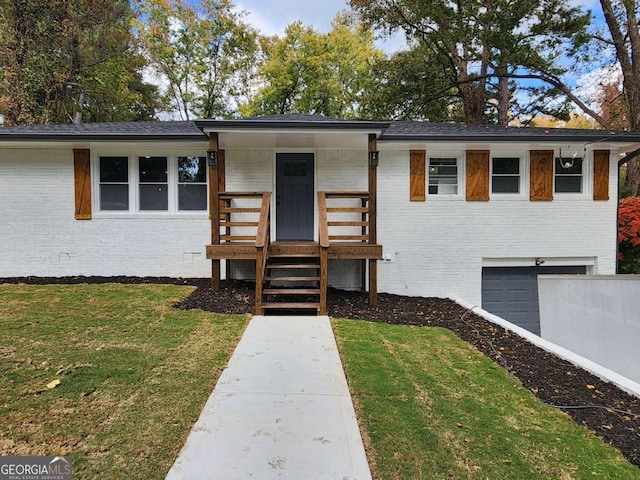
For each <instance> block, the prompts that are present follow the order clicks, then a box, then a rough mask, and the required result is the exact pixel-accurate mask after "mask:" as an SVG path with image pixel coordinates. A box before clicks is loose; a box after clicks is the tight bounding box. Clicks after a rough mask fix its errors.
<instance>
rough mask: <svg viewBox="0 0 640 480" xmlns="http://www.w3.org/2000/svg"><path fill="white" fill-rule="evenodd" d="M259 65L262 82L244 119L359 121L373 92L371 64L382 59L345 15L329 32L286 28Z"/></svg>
mask: <svg viewBox="0 0 640 480" xmlns="http://www.w3.org/2000/svg"><path fill="white" fill-rule="evenodd" d="M265 45H266V49H265V53H266V55H265V61H264V62H263V63H262V64H261V65H260V78H261V80H262V82H263V83H264V87H262V88H261V89H260V90H259V91H258V93H257V95H256V96H255V97H254V98H253V99H252V101H250V102H248V103H247V104H245V105H243V106H242V108H241V112H242V114H243V115H246V116H256V115H271V114H285V113H293V112H295V113H309V114H320V115H326V116H331V117H339V118H357V117H362V116H363V115H364V114H365V112H364V110H363V109H362V105H363V103H364V102H365V101H366V95H367V93H368V92H371V91H373V90H375V85H374V78H375V77H374V73H373V72H372V65H374V64H375V63H376V62H377V61H379V60H380V59H382V58H383V54H382V52H380V51H379V50H378V49H377V48H375V47H374V45H373V35H372V33H371V31H369V30H368V29H366V28H364V27H363V26H362V25H360V24H357V23H355V22H354V21H353V20H352V18H351V17H349V16H348V15H338V16H337V17H336V18H335V19H334V21H333V24H332V29H331V31H330V32H329V33H327V34H322V33H319V32H316V31H315V30H314V29H313V28H311V27H305V26H303V25H302V23H301V22H296V23H293V24H291V25H289V26H288V27H287V29H286V31H285V35H284V37H283V38H277V37H276V38H274V39H273V40H272V41H271V42H270V43H266V44H265Z"/></svg>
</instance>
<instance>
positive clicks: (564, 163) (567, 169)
mask: <svg viewBox="0 0 640 480" xmlns="http://www.w3.org/2000/svg"><path fill="white" fill-rule="evenodd" d="M582 167H583V160H582V159H581V158H572V157H562V158H556V161H555V192H556V193H582Z"/></svg>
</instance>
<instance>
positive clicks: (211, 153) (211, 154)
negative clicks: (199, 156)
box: [207, 150, 218, 167]
mask: <svg viewBox="0 0 640 480" xmlns="http://www.w3.org/2000/svg"><path fill="white" fill-rule="evenodd" d="M207 165H209V166H210V167H217V166H218V151H217V150H207Z"/></svg>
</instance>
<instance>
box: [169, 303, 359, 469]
mask: <svg viewBox="0 0 640 480" xmlns="http://www.w3.org/2000/svg"><path fill="white" fill-rule="evenodd" d="M166 478H167V480H187V479H189V480H207V479H221V480H222V479H224V480H234V479H238V480H246V479H250V478H255V479H260V480H269V479H275V478H280V479H283V478H284V479H295V480H303V479H328V480H347V479H348V480H356V479H357V480H366V479H371V474H370V472H369V466H368V464H367V459H366V456H365V452H364V447H363V444H362V439H361V437H360V431H359V429H358V424H357V421H356V417H355V412H354V409H353V404H352V403H351V396H350V395H349V390H348V388H347V382H346V379H345V376H344V372H343V369H342V364H341V362H340V357H339V356H338V350H337V348H336V343H335V339H334V337H333V331H332V329H331V323H330V322H329V318H328V317H260V316H255V317H253V318H252V319H251V321H250V322H249V325H248V327H247V330H246V331H245V333H244V335H243V336H242V339H241V340H240V343H239V344H238V346H237V347H236V350H235V352H234V354H233V356H232V357H231V359H230V360H229V364H228V366H227V369H226V370H225V371H224V372H223V373H222V375H221V376H220V379H219V380H218V384H217V385H216V387H215V389H214V390H213V393H212V394H211V396H210V397H209V400H208V401H207V403H206V405H205V407H204V410H203V411H202V414H201V415H200V418H199V419H198V421H197V422H196V424H195V425H194V427H193V429H192V430H191V433H190V434H189V437H188V438H187V442H186V443H185V445H184V447H183V448H182V450H181V451H180V454H179V455H178V458H177V460H176V461H175V463H174V465H173V467H172V468H171V470H170V471H169V474H168V475H167V477H166Z"/></svg>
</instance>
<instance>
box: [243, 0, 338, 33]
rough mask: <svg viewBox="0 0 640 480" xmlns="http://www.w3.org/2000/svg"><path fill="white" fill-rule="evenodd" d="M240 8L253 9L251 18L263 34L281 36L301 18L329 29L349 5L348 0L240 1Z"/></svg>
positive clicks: (326, 29)
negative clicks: (332, 22)
mask: <svg viewBox="0 0 640 480" xmlns="http://www.w3.org/2000/svg"><path fill="white" fill-rule="evenodd" d="M235 3H236V6H237V7H238V8H239V9H240V10H246V11H248V12H249V18H248V19H249V21H250V22H251V23H252V24H253V25H254V26H255V27H257V28H258V29H259V30H260V31H261V32H262V33H263V34H266V35H279V34H282V33H283V32H284V29H285V27H286V26H287V25H288V24H290V23H293V22H295V21H297V20H302V22H303V23H304V24H305V25H312V26H313V27H315V28H316V29H317V30H320V31H323V32H326V31H328V30H329V29H330V24H331V20H332V19H333V17H335V16H336V14H337V13H338V12H339V11H340V10H345V9H347V8H348V5H347V2H346V1H345V0H314V1H309V0H302V1H301V0H236V2H235Z"/></svg>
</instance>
